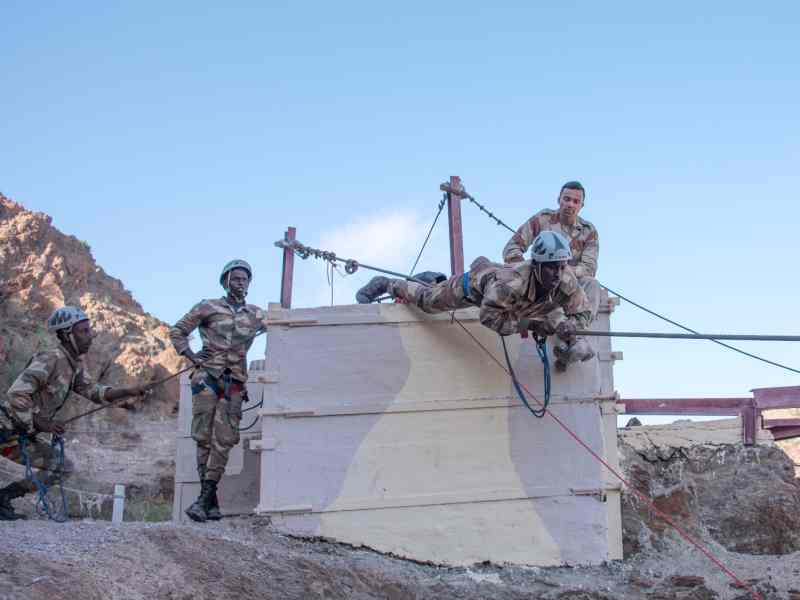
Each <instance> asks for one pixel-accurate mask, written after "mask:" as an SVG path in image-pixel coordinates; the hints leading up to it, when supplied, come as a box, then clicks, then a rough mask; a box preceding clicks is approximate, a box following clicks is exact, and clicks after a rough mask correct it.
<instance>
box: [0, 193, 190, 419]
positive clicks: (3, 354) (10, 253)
mask: <svg viewBox="0 0 800 600" xmlns="http://www.w3.org/2000/svg"><path fill="white" fill-rule="evenodd" d="M64 304H76V305H79V306H81V307H82V308H83V309H84V310H85V311H86V312H87V314H88V315H89V316H90V317H91V318H92V321H93V325H94V328H95V331H96V333H97V339H96V340H95V342H94V345H93V347H92V351H91V352H90V356H89V357H88V361H87V362H88V363H89V367H90V369H91V370H92V372H93V374H94V375H95V376H97V377H98V378H99V379H100V380H101V381H103V382H107V383H111V384H114V383H118V384H122V383H130V382H134V381H147V380H153V379H155V378H159V377H162V376H164V375H165V374H167V373H168V372H172V371H174V370H176V369H177V368H178V367H179V365H180V364H181V360H180V359H179V357H178V356H177V355H176V354H175V352H174V351H173V350H172V347H171V346H170V344H169V342H168V340H167V331H168V330H167V326H166V324H164V323H163V322H161V321H159V320H158V319H156V318H155V317H153V316H151V315H149V314H148V313H146V312H145V311H144V310H143V309H142V307H141V305H140V304H139V303H138V302H136V300H134V299H133V296H131V294H130V292H128V290H126V289H125V287H124V286H123V284H122V282H121V281H119V280H118V279H115V278H113V277H111V276H110V275H108V274H107V273H106V272H105V271H104V270H103V269H102V268H101V267H100V266H98V265H97V263H96V262H95V260H94V258H93V257H92V254H91V252H90V249H89V246H88V245H87V243H86V242H83V241H81V240H78V239H77V238H75V237H74V236H71V235H66V234H64V233H62V232H60V231H59V230H58V229H56V228H55V227H53V225H52V222H51V218H50V217H49V216H47V215H45V214H42V213H35V212H31V211H28V210H26V209H25V208H24V207H23V206H21V205H20V204H17V203H15V202H13V201H11V200H10V199H8V198H6V197H5V196H3V195H2V194H0V392H3V391H5V389H7V387H8V385H10V383H11V381H12V380H13V378H14V377H15V376H16V374H17V373H18V372H19V371H20V370H21V369H22V368H23V367H24V366H25V363H26V361H27V360H28V359H29V357H30V355H31V353H32V352H33V351H34V350H35V349H36V348H37V347H41V346H43V345H45V344H50V343H52V339H53V338H52V336H51V335H50V334H48V333H47V331H46V328H45V327H44V323H45V321H46V319H47V317H48V316H49V315H50V314H51V313H52V311H53V310H54V309H56V308H58V307H59V306H62V305H64ZM176 398H177V383H176V382H174V381H173V382H171V385H167V386H164V388H163V389H161V390H158V392H157V394H156V397H155V399H154V401H153V402H151V403H150V404H151V407H152V409H151V410H153V411H155V412H157V413H160V414H163V415H166V414H171V413H172V412H173V411H174V410H175V399H176Z"/></svg>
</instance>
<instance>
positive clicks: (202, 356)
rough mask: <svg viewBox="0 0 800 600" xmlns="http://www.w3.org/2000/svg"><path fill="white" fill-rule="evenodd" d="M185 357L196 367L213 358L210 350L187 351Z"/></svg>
mask: <svg viewBox="0 0 800 600" xmlns="http://www.w3.org/2000/svg"><path fill="white" fill-rule="evenodd" d="M183 355H184V356H185V357H186V358H188V359H189V360H190V361H192V362H193V363H194V364H196V365H200V364H202V363H204V362H206V361H207V360H208V359H209V358H211V353H210V352H209V351H208V350H200V352H193V351H192V350H191V349H189V350H186V352H184V353H183Z"/></svg>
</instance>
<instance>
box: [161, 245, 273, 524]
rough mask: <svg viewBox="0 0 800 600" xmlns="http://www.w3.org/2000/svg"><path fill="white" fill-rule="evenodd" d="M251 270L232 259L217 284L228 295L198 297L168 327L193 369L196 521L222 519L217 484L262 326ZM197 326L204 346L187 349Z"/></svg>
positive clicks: (192, 510)
mask: <svg viewBox="0 0 800 600" xmlns="http://www.w3.org/2000/svg"><path fill="white" fill-rule="evenodd" d="M252 276H253V269H252V268H251V267H250V265H249V264H248V263H247V262H245V261H243V260H232V261H231V262H229V263H228V264H226V265H225V267H224V268H223V269H222V273H221V274H220V276H219V282H220V285H222V287H223V288H224V289H225V291H226V292H227V295H225V296H223V297H222V298H219V299H216V300H202V301H201V302H199V303H198V304H196V305H195V306H194V307H193V308H192V309H191V310H190V311H189V312H188V313H187V314H186V315H185V316H184V317H183V318H182V319H181V320H180V321H178V322H177V323H176V324H175V326H174V327H173V328H172V329H171V330H170V332H169V336H170V339H171V340H172V344H173V345H174V346H175V350H177V351H178V354H181V355H183V356H185V357H186V358H188V359H189V360H190V361H192V362H193V363H194V364H195V365H196V366H197V368H196V369H194V371H193V372H192V375H191V387H192V438H193V439H194V440H195V442H197V473H198V474H199V476H200V482H201V490H200V496H199V497H198V498H197V500H195V502H194V503H193V504H192V505H191V506H190V507H189V508H187V509H186V514H187V515H188V516H189V517H190V518H191V519H192V520H194V521H198V522H205V521H207V520H209V519H210V520H218V519H221V518H222V514H221V513H220V510H219V500H218V498H217V484H218V483H219V480H220V479H221V478H222V474H223V473H224V472H225V465H226V464H227V463H228V455H229V453H230V451H231V448H233V447H234V446H235V445H236V444H238V443H239V423H240V421H241V418H242V403H243V401H244V400H245V399H246V397H247V388H246V387H245V386H246V382H247V351H248V350H249V348H250V346H251V345H252V343H253V339H254V338H255V336H256V335H257V334H259V333H260V332H261V331H263V330H264V328H265V327H266V325H265V324H266V314H265V312H264V311H263V310H262V309H260V308H259V307H257V306H255V305H253V304H247V303H246V302H245V298H246V296H247V290H248V288H249V286H250V281H251V280H252ZM195 328H199V330H200V338H201V339H202V341H203V348H202V350H201V351H200V352H198V353H194V352H193V351H192V350H191V348H189V334H190V333H191V332H192V331H194V329H195Z"/></svg>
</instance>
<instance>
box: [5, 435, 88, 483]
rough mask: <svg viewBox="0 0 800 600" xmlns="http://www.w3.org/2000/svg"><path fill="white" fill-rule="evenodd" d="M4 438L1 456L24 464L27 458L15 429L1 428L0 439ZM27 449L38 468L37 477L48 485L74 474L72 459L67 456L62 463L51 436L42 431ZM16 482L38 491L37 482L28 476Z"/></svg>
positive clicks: (64, 479) (29, 443)
mask: <svg viewBox="0 0 800 600" xmlns="http://www.w3.org/2000/svg"><path fill="white" fill-rule="evenodd" d="M45 438H46V439H45ZM2 440H5V442H3V443H0V456H2V457H3V458H6V459H8V460H10V461H12V462H15V463H17V464H20V465H24V464H25V458H24V457H23V455H22V447H21V446H20V445H19V439H18V437H17V435H16V434H15V433H14V432H13V431H6V430H0V441H2ZM26 449H27V452H28V457H29V458H30V461H31V466H32V467H33V468H34V469H36V473H35V474H36V477H37V478H38V479H39V481H41V482H42V483H44V484H45V485H46V486H48V487H49V486H51V485H54V484H57V483H62V482H64V481H66V480H67V479H69V477H70V476H71V475H72V471H73V464H72V461H70V460H69V459H68V458H67V457H66V456H65V457H64V463H63V464H61V463H60V461H59V456H58V450H57V449H56V448H53V447H52V446H51V445H50V440H49V436H47V435H45V434H41V433H40V434H39V437H37V438H36V439H34V440H32V441H31V440H29V441H28V444H27V446H26ZM15 483H18V484H21V485H22V486H23V487H24V488H25V489H27V490H28V492H35V491H36V484H34V483H33V482H32V481H28V479H27V478H23V479H20V480H18V481H17V482H15Z"/></svg>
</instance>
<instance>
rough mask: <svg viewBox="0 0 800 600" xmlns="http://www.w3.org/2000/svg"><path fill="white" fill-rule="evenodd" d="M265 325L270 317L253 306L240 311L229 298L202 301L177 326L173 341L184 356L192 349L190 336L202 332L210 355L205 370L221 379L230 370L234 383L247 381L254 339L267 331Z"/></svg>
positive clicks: (243, 306)
mask: <svg viewBox="0 0 800 600" xmlns="http://www.w3.org/2000/svg"><path fill="white" fill-rule="evenodd" d="M265 321H266V313H265V312H264V311H263V310H262V309H260V308H259V307H257V306H255V305H253V304H244V305H242V306H240V307H239V308H238V309H237V308H235V307H233V306H232V305H231V304H229V303H228V299H227V298H225V297H223V298H219V299H218V300H202V301H200V302H198V303H197V304H195V305H194V307H193V308H192V310H190V311H189V312H188V313H186V314H185V315H184V316H183V318H182V319H181V320H180V321H178V322H177V323H175V326H174V327H173V328H172V329H170V331H169V339H170V340H171V341H172V345H173V346H175V350H177V352H178V354H182V353H183V352H185V351H186V350H187V349H188V348H189V334H190V333H191V332H192V331H194V329H195V328H199V329H200V339H202V340H203V350H205V351H207V352H208V353H209V355H210V359H209V360H208V361H206V362H205V363H204V364H203V369H205V370H206V371H207V372H208V373H209V374H210V375H212V376H213V377H217V378H219V377H221V376H222V372H223V371H224V370H225V369H230V370H231V376H232V377H233V378H234V379H237V380H239V381H247V351H248V350H249V349H250V346H252V345H253V340H252V339H251V338H253V337H254V336H255V335H256V334H257V333H260V332H261V331H263V330H264V329H265V328H266V325H265ZM248 340H249V341H248Z"/></svg>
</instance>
